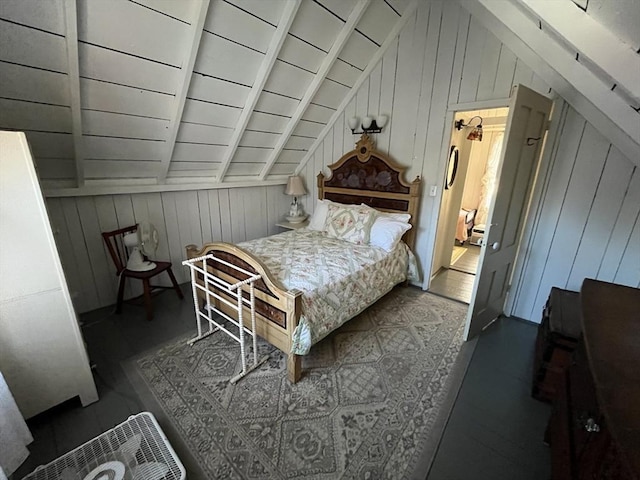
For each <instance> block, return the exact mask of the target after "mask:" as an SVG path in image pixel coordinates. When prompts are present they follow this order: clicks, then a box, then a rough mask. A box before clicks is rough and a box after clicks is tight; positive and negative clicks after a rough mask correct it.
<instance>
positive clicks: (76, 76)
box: [64, 0, 84, 187]
mask: <svg viewBox="0 0 640 480" xmlns="http://www.w3.org/2000/svg"><path fill="white" fill-rule="evenodd" d="M64 23H65V41H66V42H67V59H68V64H69V71H68V74H69V75H68V76H69V99H70V101H71V105H70V107H71V133H72V135H73V151H74V157H75V163H76V183H77V185H78V187H82V186H83V185H84V148H83V143H82V108H81V106H80V62H79V59H78V10H77V6H76V0H65V2H64Z"/></svg>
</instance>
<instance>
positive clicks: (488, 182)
mask: <svg viewBox="0 0 640 480" xmlns="http://www.w3.org/2000/svg"><path fill="white" fill-rule="evenodd" d="M503 140H504V133H503V132H499V133H496V134H495V135H493V138H492V144H491V147H490V149H489V158H488V159H487V166H486V167H485V170H484V175H483V176H482V180H481V189H480V205H479V206H478V213H477V214H476V220H475V224H476V225H486V223H487V216H488V215H489V207H491V200H492V199H493V194H494V189H495V183H496V175H497V173H498V164H499V163H500V154H501V153H502V142H503Z"/></svg>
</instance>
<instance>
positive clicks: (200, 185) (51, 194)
mask: <svg viewBox="0 0 640 480" xmlns="http://www.w3.org/2000/svg"><path fill="white" fill-rule="evenodd" d="M254 178H255V177H254ZM287 178H288V177H279V178H277V179H273V180H264V181H258V180H256V179H254V180H251V179H248V180H244V181H236V182H226V183H224V182H222V183H219V182H217V181H216V179H215V178H210V179H209V181H199V182H197V183H195V182H192V183H165V184H162V185H160V184H150V185H121V184H118V182H116V181H114V182H104V183H101V182H100V181H92V182H89V183H87V184H85V185H84V186H83V187H81V188H64V187H63V188H54V187H48V186H47V184H46V182H45V183H44V184H43V192H44V196H45V197H48V198H58V197H84V196H96V195H118V194H129V193H157V192H179V191H185V190H218V189H221V188H251V187H267V186H271V185H285V184H286V183H287Z"/></svg>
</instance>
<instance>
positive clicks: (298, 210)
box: [284, 175, 307, 223]
mask: <svg viewBox="0 0 640 480" xmlns="http://www.w3.org/2000/svg"><path fill="white" fill-rule="evenodd" d="M284 193H285V195H291V196H292V197H293V201H292V202H291V208H290V209H289V216H287V220H288V221H289V222H291V223H297V222H302V221H303V220H304V219H305V218H307V216H306V215H305V213H304V210H303V208H302V204H300V203H298V197H299V196H301V195H305V194H306V193H307V191H306V190H305V189H304V185H303V183H302V177H300V176H298V175H292V176H290V177H289V180H287V187H286V188H285V190H284Z"/></svg>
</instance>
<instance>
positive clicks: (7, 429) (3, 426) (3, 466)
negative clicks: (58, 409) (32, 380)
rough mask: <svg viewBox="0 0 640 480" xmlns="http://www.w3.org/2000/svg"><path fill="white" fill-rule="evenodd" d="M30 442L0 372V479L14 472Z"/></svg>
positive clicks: (29, 435)
mask: <svg viewBox="0 0 640 480" xmlns="http://www.w3.org/2000/svg"><path fill="white" fill-rule="evenodd" d="M31 442H33V437H32V436H31V432H30V431H29V428H28V427H27V424H26V423H25V421H24V418H23V417H22V414H21V413H20V410H18V406H17V405H16V402H15V400H14V399H13V395H11V391H9V387H8V386H7V383H6V382H5V381H4V377H3V376H2V372H0V480H2V479H3V476H4V478H6V477H8V476H9V475H11V474H12V473H13V472H15V471H16V469H17V468H18V467H19V466H20V465H22V462H24V461H25V460H26V459H27V457H28V456H29V450H27V445H29V444H30V443H31Z"/></svg>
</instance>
